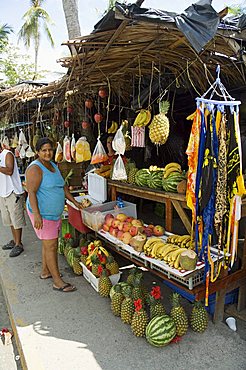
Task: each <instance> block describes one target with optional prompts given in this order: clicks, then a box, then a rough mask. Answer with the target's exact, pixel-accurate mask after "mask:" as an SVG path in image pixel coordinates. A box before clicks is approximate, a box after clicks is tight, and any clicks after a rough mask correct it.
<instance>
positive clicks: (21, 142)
mask: <svg viewBox="0 0 246 370" xmlns="http://www.w3.org/2000/svg"><path fill="white" fill-rule="evenodd" d="M24 144H26V147H27V146H28V144H27V140H26V137H25V134H24V132H23V131H22V129H20V134H19V145H20V146H21V145H24ZM24 149H25V148H24Z"/></svg>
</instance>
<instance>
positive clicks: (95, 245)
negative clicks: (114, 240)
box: [85, 240, 109, 266]
mask: <svg viewBox="0 0 246 370" xmlns="http://www.w3.org/2000/svg"><path fill="white" fill-rule="evenodd" d="M88 253H89V255H88V257H87V259H86V263H85V264H86V266H92V261H91V257H92V256H94V255H95V254H104V255H105V256H106V257H108V256H109V252H108V251H107V249H105V248H104V247H103V246H102V242H101V240H94V242H91V243H90V244H89V245H88Z"/></svg>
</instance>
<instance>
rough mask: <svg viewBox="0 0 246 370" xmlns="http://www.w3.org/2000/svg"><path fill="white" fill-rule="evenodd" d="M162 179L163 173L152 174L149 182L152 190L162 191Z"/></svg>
mask: <svg viewBox="0 0 246 370" xmlns="http://www.w3.org/2000/svg"><path fill="white" fill-rule="evenodd" d="M162 177H163V171H155V172H151V173H150V175H149V178H148V180H147V185H148V187H149V188H152V189H161V188H162Z"/></svg>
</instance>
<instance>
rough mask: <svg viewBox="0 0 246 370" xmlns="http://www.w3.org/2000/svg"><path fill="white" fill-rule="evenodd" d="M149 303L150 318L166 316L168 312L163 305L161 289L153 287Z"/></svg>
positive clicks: (149, 295) (148, 299) (148, 298)
mask: <svg viewBox="0 0 246 370" xmlns="http://www.w3.org/2000/svg"><path fill="white" fill-rule="evenodd" d="M147 302H148V303H149V305H150V318H151V319H153V317H155V316H162V315H166V310H165V307H164V306H163V304H162V303H161V288H160V287H159V286H153V287H152V290H151V292H150V294H148V297H147Z"/></svg>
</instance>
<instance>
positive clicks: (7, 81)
mask: <svg viewBox="0 0 246 370" xmlns="http://www.w3.org/2000/svg"><path fill="white" fill-rule="evenodd" d="M34 70H35V68H34V63H32V62H31V57H30V56H28V55H22V54H20V51H19V48H18V47H15V46H13V45H11V44H10V45H8V46H6V47H5V50H4V53H3V54H2V56H1V58H0V75H1V83H0V85H1V86H4V87H9V86H13V85H16V84H18V83H19V82H21V81H27V80H29V81H30V80H33V76H34ZM44 72H45V71H41V72H40V73H39V74H38V76H37V77H38V78H42V77H44V75H45V73H44Z"/></svg>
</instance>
